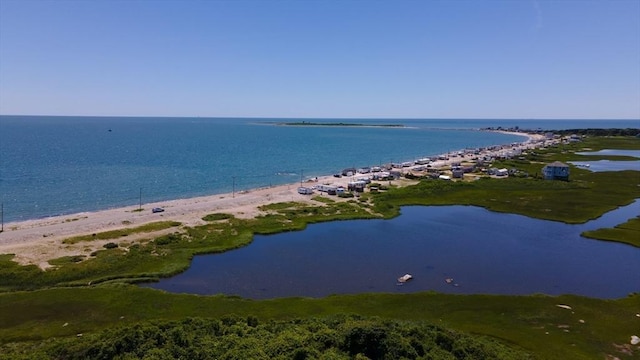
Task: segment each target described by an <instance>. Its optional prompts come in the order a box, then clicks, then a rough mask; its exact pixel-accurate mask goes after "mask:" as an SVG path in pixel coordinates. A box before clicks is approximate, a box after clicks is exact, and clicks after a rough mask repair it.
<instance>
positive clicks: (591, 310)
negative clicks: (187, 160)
mask: <svg viewBox="0 0 640 360" xmlns="http://www.w3.org/2000/svg"><path fill="white" fill-rule="evenodd" d="M584 148H589V149H592V150H598V149H603V148H618V149H640V139H637V138H589V139H586V141H584V142H583V143H579V144H569V145H562V146H558V147H556V148H551V149H546V150H542V151H536V152H535V153H533V154H529V155H528V156H527V158H526V159H524V160H510V161H505V162H503V163H498V164H496V165H497V166H500V167H508V168H517V169H520V170H521V171H523V172H527V173H528V174H530V176H529V177H526V178H515V177H514V178H506V179H489V178H487V179H481V180H478V181H474V182H445V181H436V180H423V181H420V182H419V183H418V184H416V185H412V186H408V187H402V188H395V187H391V188H390V189H389V190H388V191H383V192H379V193H377V194H369V193H367V194H366V195H363V196H362V197H361V198H360V199H358V200H355V199H354V200H349V201H346V202H338V201H328V200H327V198H321V199H323V200H322V201H317V205H307V204H302V203H296V202H289V203H279V204H271V205H268V206H265V207H263V208H262V210H263V211H265V212H266V215H264V216H260V217H258V218H256V219H251V220H243V219H237V218H234V217H233V216H230V215H228V214H211V215H209V216H207V217H205V218H204V220H205V221H207V222H208V223H207V224H206V225H203V226H198V227H193V228H189V227H179V225H180V224H177V223H162V224H155V225H153V227H154V228H156V227H160V228H172V227H176V231H175V232H173V233H171V234H168V235H164V236H161V237H158V238H156V239H154V240H152V241H147V242H144V243H138V244H132V245H130V246H129V247H128V248H127V249H122V248H119V247H118V248H112V249H104V250H100V251H97V252H96V253H95V254H92V255H93V256H89V257H88V258H84V257H83V258H77V257H73V256H72V257H65V258H61V259H55V260H53V261H54V263H55V264H56V265H57V266H56V268H55V270H46V271H44V270H41V269H39V268H38V267H36V266H20V265H18V264H17V263H15V262H13V261H12V258H13V255H12V254H4V255H0V342H1V343H4V344H5V345H7V346H10V345H11V344H13V345H15V346H18V347H20V346H27V347H28V346H37V345H35V344H37V342H38V341H45V340H46V339H50V338H53V337H65V336H70V337H71V336H76V334H78V333H94V332H98V331H100V330H101V329H105V328H112V327H117V326H120V325H131V324H135V323H138V322H146V321H150V320H176V319H182V318H184V317H204V318H220V317H222V316H225V315H229V314H237V315H239V316H243V317H245V316H255V317H257V318H259V319H261V320H270V319H273V320H287V319H294V318H309V317H325V316H330V315H335V314H360V315H363V316H379V317H382V318H387V319H396V320H403V321H405V320H406V321H417V322H429V323H433V324H436V325H438V326H442V327H445V328H451V329H455V330H458V331H463V332H466V333H469V334H475V335H482V336H489V337H491V338H495V339H499V340H500V341H502V342H504V343H505V344H507V345H510V346H515V347H517V348H523V349H525V350H526V351H529V352H531V353H533V354H534V355H535V356H536V357H537V358H541V359H558V358H562V359H602V358H605V356H606V354H611V355H613V356H617V357H619V358H620V359H625V358H639V357H640V349H637V348H630V349H629V347H630V345H628V344H629V337H630V336H631V335H640V334H639V332H640V330H639V329H640V316H637V315H636V314H639V313H640V296H638V295H633V296H629V297H627V298H624V299H618V300H599V299H589V298H583V297H577V296H559V297H549V296H542V295H540V296H521V297H516V296H488V295H467V296H459V295H446V294H436V293H421V294H410V295H390V294H361V295H353V296H330V297H327V298H323V299H305V298H293V299H277V300H265V301H251V300H245V299H240V298H236V297H224V296H195V295H181V294H168V293H164V292H161V291H157V290H151V289H143V288H138V287H135V286H132V285H128V283H130V282H136V281H149V280H153V279H157V278H159V277H165V276H170V275H173V274H176V273H179V272H181V271H184V270H185V269H187V268H188V266H189V264H190V261H191V259H192V257H193V256H194V255H196V254H203V253H214V252H221V251H228V250H230V249H234V248H238V247H241V246H246V245H248V244H250V243H251V241H252V237H253V235H254V234H271V233H277V232H282V231H296V230H302V229H304V228H305V227H306V225H307V224H310V223H315V222H321V221H333V220H343V219H356V218H358V219H367V218H381V217H386V218H390V217H393V216H397V215H398V214H399V208H400V206H403V205H453V204H465V205H476V206H482V207H486V208H487V209H490V210H493V211H500V212H509V213H517V214H521V215H526V216H530V217H534V218H540V219H547V220H554V221H563V222H567V223H582V222H586V221H588V220H590V219H594V218H597V217H598V216H600V215H602V214H603V213H604V212H606V211H610V210H612V209H615V208H617V207H619V206H623V205H627V204H629V203H630V202H632V201H634V199H637V198H640V186H638V185H639V182H640V174H639V173H638V172H637V171H620V172H604V173H593V172H590V171H588V170H585V169H579V168H575V167H572V168H571V177H570V181H566V182H565V181H544V180H541V179H539V178H538V177H537V176H536V174H539V173H540V171H541V169H542V167H543V166H544V164H546V163H549V162H552V161H556V160H560V161H570V160H578V159H579V160H585V159H587V161H592V160H594V159H593V158H591V157H585V156H584V155H576V154H574V152H576V151H581V150H583V149H584ZM638 227H639V225H638V220H637V219H633V220H631V221H629V222H628V223H625V224H621V225H619V226H618V227H617V228H616V229H609V230H597V231H595V232H594V233H589V234H586V235H588V236H590V237H591V236H593V237H595V238H600V239H605V240H611V241H622V242H626V243H630V244H632V245H635V246H638V245H637V242H635V243H634V242H633V241H632V240H633V239H635V241H637V239H638V236H637V233H638ZM128 231H131V230H128ZM134 231H145V230H141V229H137V230H134ZM98 236H100V237H101V238H103V239H111V238H113V237H120V236H122V234H121V233H111V234H96V235H95V236H93V234H90V235H89V236H88V237H87V238H82V239H73V240H69V241H90V240H91V239H93V238H97V237H98ZM629 251H637V249H635V248H634V247H629ZM557 305H568V306H570V307H571V309H566V308H563V307H558V306H557ZM65 324H66V325H65ZM23 341H26V342H30V343H28V344H27V343H24V344H21V345H16V342H23ZM34 342H35V343H34ZM625 344H626V345H625ZM623 345H624V346H623ZM621 346H623V347H621ZM623 351H632V355H625V353H624V352H623ZM0 353H1V350H0ZM0 358H2V355H1V354H0Z"/></svg>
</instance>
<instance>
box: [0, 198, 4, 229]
mask: <svg viewBox="0 0 640 360" xmlns="http://www.w3.org/2000/svg"><path fill="white" fill-rule="evenodd" d="M3 231H4V203H2V204H0V232H3Z"/></svg>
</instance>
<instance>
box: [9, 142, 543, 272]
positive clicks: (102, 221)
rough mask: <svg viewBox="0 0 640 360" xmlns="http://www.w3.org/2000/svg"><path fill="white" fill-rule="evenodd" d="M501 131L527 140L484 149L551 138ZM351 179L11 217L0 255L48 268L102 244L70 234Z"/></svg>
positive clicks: (193, 215)
mask: <svg viewBox="0 0 640 360" xmlns="http://www.w3.org/2000/svg"><path fill="white" fill-rule="evenodd" d="M500 132H503V133H507V134H510V135H519V136H524V137H526V140H525V141H523V142H518V143H513V144H509V145H497V146H493V147H489V148H488V150H484V152H483V154H486V155H493V156H499V155H501V154H503V153H504V152H505V151H513V150H514V149H519V150H528V149H532V148H538V147H541V146H545V145H547V141H544V140H545V138H544V137H543V136H541V135H539V134H527V133H519V132H506V131H500ZM443 155H444V154H443ZM447 155H448V154H447ZM455 156H457V155H455ZM465 156H466V155H465ZM465 156H462V157H461V158H459V157H454V158H448V159H446V160H438V161H434V162H433V163H432V164H433V166H434V167H436V168H438V167H447V166H450V165H451V163H452V162H459V161H470V159H465ZM447 157H448V156H447ZM400 170H401V171H402V172H405V171H406V170H409V171H410V170H411V168H403V169H400ZM360 176H365V174H360ZM350 180H351V178H350V177H341V178H336V177H334V176H333V175H325V176H318V177H317V178H315V177H314V178H313V179H307V180H306V181H304V183H302V182H301V183H298V182H296V183H289V184H283V185H275V186H271V187H263V188H257V189H250V190H246V191H240V192H235V193H222V194H214V195H207V196H200V197H193V198H183V199H173V200H166V201H159V202H153V203H146V204H143V206H142V209H143V210H142V211H139V210H138V209H139V205H138V204H135V205H130V206H125V207H118V208H113V209H106V210H97V211H91V212H80V213H73V214H67V215H58V216H52V217H46V218H40V219H30V220H24V221H16V222H9V223H5V224H4V231H3V232H0V254H7V253H11V254H15V258H14V260H15V261H17V262H18V263H20V264H37V265H39V266H40V267H41V268H47V267H50V265H49V264H48V263H47V260H50V259H53V258H58V257H61V256H66V255H69V254H72V253H73V254H77V253H78V251H79V250H82V249H84V250H83V251H87V249H89V248H91V250H94V248H95V247H98V248H99V247H101V246H102V245H103V244H102V242H100V241H91V242H85V243H81V244H77V246H70V245H67V244H63V243H62V241H63V240H65V239H68V238H70V237H74V236H79V235H88V234H94V233H99V232H105V231H111V230H117V229H123V228H133V227H138V226H141V225H144V224H148V223H152V222H157V221H178V222H180V223H181V224H182V226H188V227H192V226H198V225H202V224H205V221H204V220H202V217H204V216H205V215H208V214H211V213H220V212H222V213H229V214H233V215H234V216H236V217H238V218H254V217H256V216H258V215H260V213H261V212H260V210H259V209H258V207H260V206H262V205H266V204H271V203H278V202H288V201H298V202H311V201H312V200H311V198H310V197H309V196H308V195H300V194H298V192H297V189H298V187H299V186H301V185H307V184H308V185H309V186H312V185H315V184H332V185H336V186H340V185H341V186H344V187H345V188H346V187H347V184H348V182H349V181H350ZM402 182H404V183H405V184H404V185H407V184H408V183H411V182H410V181H406V180H404V179H403V180H395V183H396V184H398V183H402ZM315 195H321V193H318V192H316V193H315ZM336 199H339V198H336ZM155 207H161V208H163V209H164V210H165V211H164V212H160V213H153V212H152V211H151V209H153V208H155ZM167 231H169V232H172V231H175V228H174V229H168V230H165V231H164V232H162V231H161V232H154V233H141V234H137V235H135V236H128V237H125V238H123V240H126V241H135V240H141V239H147V238H149V237H153V236H159V235H163V234H165V233H167ZM45 258H46V259H45Z"/></svg>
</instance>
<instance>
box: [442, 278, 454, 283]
mask: <svg viewBox="0 0 640 360" xmlns="http://www.w3.org/2000/svg"><path fill="white" fill-rule="evenodd" d="M444 282H446V283H447V284H451V283H453V278H446V279H444Z"/></svg>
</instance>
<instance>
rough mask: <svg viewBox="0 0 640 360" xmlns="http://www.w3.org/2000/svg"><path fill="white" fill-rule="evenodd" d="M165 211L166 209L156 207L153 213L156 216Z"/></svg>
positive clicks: (152, 210)
mask: <svg viewBox="0 0 640 360" xmlns="http://www.w3.org/2000/svg"><path fill="white" fill-rule="evenodd" d="M163 211H164V209H163V208H161V207H156V208H153V209H151V212H152V213H154V214H155V213H161V212H163Z"/></svg>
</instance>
